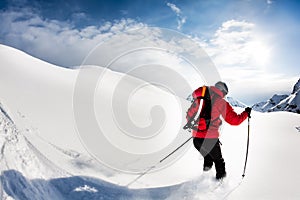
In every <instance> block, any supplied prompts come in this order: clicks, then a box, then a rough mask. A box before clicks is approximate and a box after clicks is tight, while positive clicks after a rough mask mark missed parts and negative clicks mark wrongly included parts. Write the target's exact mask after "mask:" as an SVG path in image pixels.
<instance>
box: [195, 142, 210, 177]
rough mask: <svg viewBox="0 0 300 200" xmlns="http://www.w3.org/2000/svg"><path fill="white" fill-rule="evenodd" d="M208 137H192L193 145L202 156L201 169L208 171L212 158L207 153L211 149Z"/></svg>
mask: <svg viewBox="0 0 300 200" xmlns="http://www.w3.org/2000/svg"><path fill="white" fill-rule="evenodd" d="M209 140H210V139H204V138H194V140H193V142H194V146H195V148H196V149H197V150H198V151H199V152H200V153H201V155H202V156H203V157H204V164H203V171H208V170H210V169H211V168H212V165H213V158H212V157H211V155H210V154H209V152H210V150H211V149H212V146H211V142H209Z"/></svg>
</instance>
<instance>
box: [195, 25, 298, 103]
mask: <svg viewBox="0 0 300 200" xmlns="http://www.w3.org/2000/svg"><path fill="white" fill-rule="evenodd" d="M196 40H198V41H199V43H200V45H201V46H202V47H203V48H204V49H205V50H206V52H207V53H208V55H209V56H210V57H211V59H212V60H213V62H214V63H215V65H216V66H217V68H218V70H219V72H220V74H221V77H222V79H223V80H224V81H226V82H227V83H228V85H229V87H230V94H229V95H232V96H234V97H236V98H238V99H240V100H242V101H244V102H245V103H254V102H257V99H259V100H263V99H264V100H266V99H267V98H269V97H270V96H272V94H274V93H288V92H289V91H290V88H291V87H292V85H293V84H294V83H295V81H296V80H297V77H287V76H285V75H284V74H278V73H276V72H274V71H273V70H272V67H271V66H272V65H271V63H272V59H271V57H272V51H271V50H272V44H269V42H268V39H266V37H263V36H262V35H260V34H259V33H258V31H257V28H256V25H255V24H254V23H251V22H246V21H238V20H229V21H226V22H224V23H222V25H221V26H220V27H219V28H218V29H217V30H216V31H215V33H214V34H213V36H212V37H211V38H210V39H207V40H201V39H199V38H196ZM272 64H274V63H272Z"/></svg>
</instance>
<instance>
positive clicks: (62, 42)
mask: <svg viewBox="0 0 300 200" xmlns="http://www.w3.org/2000/svg"><path fill="white" fill-rule="evenodd" d="M84 16H85V15H84V14H83V13H79V14H78V15H77V17H84ZM0 19H1V21H0V26H1V30H0V41H1V43H3V44H7V45H9V46H13V47H17V48H19V49H22V50H23V51H26V52H28V53H29V54H31V55H33V56H35V57H39V58H41V59H44V60H46V61H48V62H52V63H54V64H58V65H62V66H67V67H72V66H75V65H80V64H81V62H82V61H83V59H84V58H85V56H86V55H87V54H88V52H89V51H90V50H91V49H93V48H94V47H95V46H96V45H97V44H99V43H100V42H102V41H103V40H104V39H105V38H106V39H107V38H108V37H110V36H112V35H114V34H117V33H119V32H122V31H124V30H130V29H133V28H137V27H142V26H144V24H142V23H138V22H136V21H134V20H132V19H121V20H118V21H114V22H113V23H111V22H104V23H103V24H102V25H100V26H88V27H84V28H82V29H77V28H75V27H74V26H73V24H72V23H71V22H61V21H57V20H49V19H44V18H42V17H40V16H39V15H38V14H36V13H34V12H33V11H32V10H30V9H27V8H24V9H22V11H21V12H20V11H19V12H16V11H2V12H0Z"/></svg>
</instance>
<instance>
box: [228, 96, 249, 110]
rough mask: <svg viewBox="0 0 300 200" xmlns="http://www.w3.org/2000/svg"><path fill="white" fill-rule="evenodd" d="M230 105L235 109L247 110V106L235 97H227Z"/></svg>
mask: <svg viewBox="0 0 300 200" xmlns="http://www.w3.org/2000/svg"><path fill="white" fill-rule="evenodd" d="M226 99H227V101H228V103H229V104H230V105H231V106H233V107H240V108H246V107H247V106H246V105H245V104H243V103H242V102H240V101H239V100H237V99H235V98H233V97H226Z"/></svg>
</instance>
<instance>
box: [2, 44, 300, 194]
mask: <svg viewBox="0 0 300 200" xmlns="http://www.w3.org/2000/svg"><path fill="white" fill-rule="evenodd" d="M108 74H109V75H108V77H107V81H108V83H109V82H110V81H113V80H114V81H115V80H116V78H118V77H119V76H120V74H119V73H114V72H108ZM77 75H78V71H77V70H70V69H64V68H59V67H57V66H53V65H51V64H48V63H45V62H43V61H40V60H38V59H35V58H33V57H31V56H29V55H26V54H24V53H22V52H20V51H17V50H15V49H12V48H10V47H6V46H3V45H0V81H1V82H0V91H1V92H0V102H1V103H2V104H1V106H0V108H1V109H0V149H1V155H0V167H1V177H0V178H1V190H0V191H1V197H2V198H1V199H170V200H171V199H172V200H174V199H175V200H176V199H224V198H226V199H299V198H300V192H299V190H298V188H297V187H298V186H299V184H300V181H299V180H300V174H299V173H297V171H298V169H299V167H300V161H299V160H298V159H297V158H298V157H299V153H300V149H299V148H298V145H299V144H300V132H299V131H298V128H299V126H300V124H299V115H297V114H294V113H284V112H280V113H256V112H254V113H253V117H252V119H251V129H250V130H251V132H250V149H249V150H250V151H249V159H248V166H247V171H246V177H245V178H244V179H243V180H241V175H242V171H243V165H244V157H245V152H246V149H245V148H246V137H247V135H246V133H247V122H244V123H243V124H242V125H240V126H238V127H233V126H229V125H224V127H223V129H222V136H221V141H222V143H223V145H222V149H223V155H224V158H225V161H226V167H227V172H228V177H227V178H226V179H225V180H224V183H223V184H222V185H219V183H218V182H216V181H215V180H214V170H211V171H210V172H208V173H203V172H202V164H203V159H202V157H201V156H200V155H199V154H198V153H197V152H196V150H194V149H193V147H192V146H191V143H189V145H187V146H188V147H189V148H188V149H187V150H186V152H184V153H185V154H184V156H183V157H182V158H181V159H179V160H177V161H176V162H175V163H173V164H172V165H170V166H168V167H165V168H163V169H161V170H158V171H156V172H153V173H149V174H147V175H145V176H144V177H142V178H141V179H139V180H138V181H137V182H136V183H135V184H133V185H131V187H130V188H128V187H126V184H127V183H129V182H130V181H132V180H133V179H134V178H136V177H137V176H138V175H134V174H128V173H122V172H120V171H116V170H112V169H110V168H109V167H106V166H105V165H102V164H101V163H99V162H97V160H96V159H95V158H94V157H93V156H91V155H90V154H89V153H88V152H87V150H86V149H85V148H84V146H83V144H82V143H81V141H80V138H79V137H78V135H77V132H76V125H75V122H74V119H73V110H72V109H73V107H72V97H73V93H72V92H73V88H74V84H75V82H76V77H77ZM126 80H127V81H128V83H130V84H136V83H137V81H139V80H136V79H126ZM107 91H108V92H109V89H108V90H107ZM102 92H103V90H102ZM101 94H102V93H101ZM105 94H106V93H105ZM107 94H109V93H107ZM153 94H155V95H159V100H160V101H161V102H162V105H164V104H163V103H164V102H165V101H166V102H168V103H170V102H173V100H174V99H173V98H174V97H172V96H170V94H168V93H165V92H163V91H161V90H159V89H157V88H154V87H152V86H149V87H148V88H145V90H142V95H153ZM104 96H105V95H104ZM108 96H109V95H107V97H108ZM101 97H102V96H101ZM107 97H106V98H107ZM149 97H150V96H149ZM103 98H105V97H103ZM152 98H153V96H152ZM150 99H151V98H150ZM175 99H176V98H175ZM104 100H105V99H104ZM133 101H136V103H137V105H138V109H137V110H133V111H132V113H131V114H132V117H133V118H138V119H135V120H137V122H139V123H145V124H147V123H149V121H147V120H145V121H143V120H141V118H145V116H143V113H144V112H147V113H149V108H148V107H147V106H148V104H150V105H152V104H151V102H144V103H140V104H141V105H139V104H138V103H139V102H140V101H139V95H137V96H136V98H135V99H133ZM176 105H177V104H172V103H171V105H170V106H169V107H168V106H165V107H164V108H166V109H167V111H169V112H170V113H171V114H172V115H174V116H177V115H179V116H180V115H182V116H183V115H184V111H183V110H184V109H185V108H182V110H180V109H179V110H177V109H176V108H177V107H176ZM182 105H184V106H186V107H187V106H188V105H189V103H188V102H186V104H185V103H183V104H182ZM143 109H146V111H145V110H143ZM139 110H140V111H139ZM237 110H238V112H240V111H242V110H243V109H241V108H237ZM181 112H182V113H181ZM146 119H147V117H146ZM168 119H170V121H171V122H172V123H174V122H176V120H177V121H178V120H179V122H180V119H178V118H176V117H175V118H174V117H168ZM180 126H181V124H180V123H179V128H180ZM165 127H166V128H165V129H166V130H165V131H166V132H171V131H170V130H171V129H170V127H169V126H168V124H166V126H165ZM176 133H177V132H176ZM178 135H181V136H182V137H181V138H180V139H181V141H185V139H186V138H188V137H189V134H187V133H185V132H183V131H181V130H180V131H179V133H178ZM168 137H171V138H172V137H175V136H173V135H169V136H168ZM168 137H166V138H163V141H164V140H167V139H169V138H168ZM129 150H134V149H129ZM149 151H150V150H149ZM166 151H169V149H167V150H166ZM107 154H109V153H107Z"/></svg>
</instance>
